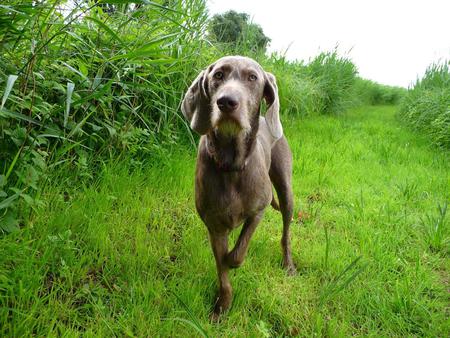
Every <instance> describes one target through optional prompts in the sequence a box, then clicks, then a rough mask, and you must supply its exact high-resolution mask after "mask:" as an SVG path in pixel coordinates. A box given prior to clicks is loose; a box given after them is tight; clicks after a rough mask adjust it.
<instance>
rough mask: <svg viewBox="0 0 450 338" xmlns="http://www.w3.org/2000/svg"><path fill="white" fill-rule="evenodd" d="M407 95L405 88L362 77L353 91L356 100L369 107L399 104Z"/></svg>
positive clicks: (357, 80)
mask: <svg viewBox="0 0 450 338" xmlns="http://www.w3.org/2000/svg"><path fill="white" fill-rule="evenodd" d="M405 94H406V89H405V88H402V87H393V86H386V85H382V84H379V83H376V82H374V81H371V80H367V79H363V78H361V77H357V78H356V81H355V85H354V89H353V98H354V100H355V101H356V102H358V103H359V104H369V105H386V104H398V103H399V102H400V101H401V99H402V98H403V97H404V96H405Z"/></svg>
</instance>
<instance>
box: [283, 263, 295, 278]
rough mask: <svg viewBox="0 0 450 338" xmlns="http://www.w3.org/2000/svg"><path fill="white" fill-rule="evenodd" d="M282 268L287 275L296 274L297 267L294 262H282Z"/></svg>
mask: <svg viewBox="0 0 450 338" xmlns="http://www.w3.org/2000/svg"><path fill="white" fill-rule="evenodd" d="M283 269H285V270H286V273H287V274H288V276H295V275H296V274H297V268H296V267H295V264H294V262H292V261H290V262H283Z"/></svg>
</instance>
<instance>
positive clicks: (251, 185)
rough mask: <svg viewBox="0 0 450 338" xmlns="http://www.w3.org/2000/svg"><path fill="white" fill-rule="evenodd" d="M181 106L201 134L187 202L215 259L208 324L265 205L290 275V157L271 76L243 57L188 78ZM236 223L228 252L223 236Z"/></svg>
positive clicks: (224, 303) (226, 295) (223, 304)
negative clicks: (278, 218)
mask: <svg viewBox="0 0 450 338" xmlns="http://www.w3.org/2000/svg"><path fill="white" fill-rule="evenodd" d="M263 99H265V101H266V103H267V106H268V107H267V112H266V114H265V117H262V116H260V106H261V102H262V100H263ZM181 108H182V112H183V114H184V116H185V117H186V118H187V120H188V121H189V122H190V126H191V128H192V129H193V130H194V131H196V132H198V133H199V134H200V135H202V136H201V139H200V144H199V149H198V157H197V169H196V176H195V203H196V207H197V211H198V213H199V215H200V217H201V219H202V220H203V222H204V223H205V225H206V227H207V228H208V232H209V238H210V242H211V246H212V250H213V253H214V257H215V259H216V265H217V271H218V277H219V293H218V298H217V300H216V303H215V307H214V312H213V319H218V317H219V315H220V314H221V313H222V312H223V311H225V310H227V309H228V308H229V307H230V304H231V299H232V288H231V284H230V281H229V279H228V270H229V269H230V268H236V267H239V266H240V265H241V264H242V262H243V260H244V258H245V255H246V253H247V248H248V243H249V240H250V238H251V236H252V234H253V232H254V231H255V229H256V226H257V225H258V223H259V221H260V220H261V218H262V216H263V213H264V209H265V208H266V207H267V206H268V205H269V204H272V206H273V207H274V208H275V209H277V210H280V211H281V213H282V215H283V235H282V239H281V245H282V248H283V266H284V267H285V268H286V269H287V270H288V272H289V273H294V272H295V266H294V263H293V261H292V257H291V249H290V239H289V225H290V222H291V219H292V213H293V196H292V188H291V176H292V154H291V151H290V149H289V145H288V143H287V140H286V138H285V137H284V136H283V128H282V126H281V122H280V117H279V108H280V105H279V99H278V88H277V85H276V80H275V77H274V76H273V75H272V74H270V73H268V72H265V71H264V70H263V69H262V67H261V66H260V65H259V64H258V63H257V62H256V61H254V60H252V59H250V58H247V57H242V56H226V57H223V58H221V59H219V60H217V61H216V62H215V63H213V64H212V65H210V66H209V67H208V68H207V69H205V70H204V71H202V72H201V73H200V74H199V75H198V76H197V78H196V79H195V80H194V82H193V83H192V85H191V86H190V88H189V89H188V91H187V93H186V95H185V97H184V100H183V102H182V107H181ZM272 184H273V186H274V187H275V190H276V192H277V195H278V199H279V206H278V204H277V202H276V201H275V198H274V196H273V192H272ZM242 223H243V227H242V230H241V233H240V235H239V238H238V240H237V242H236V244H235V246H234V248H233V249H232V250H231V251H228V234H229V232H230V231H231V230H233V229H234V228H236V227H238V226H239V225H240V224H242Z"/></svg>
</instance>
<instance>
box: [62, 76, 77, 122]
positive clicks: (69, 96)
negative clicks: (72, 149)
mask: <svg viewBox="0 0 450 338" xmlns="http://www.w3.org/2000/svg"><path fill="white" fill-rule="evenodd" d="M74 88H75V84H73V83H72V82H67V97H66V111H65V112H64V128H66V126H67V120H68V119H69V112H70V104H71V103H72V93H73V89H74Z"/></svg>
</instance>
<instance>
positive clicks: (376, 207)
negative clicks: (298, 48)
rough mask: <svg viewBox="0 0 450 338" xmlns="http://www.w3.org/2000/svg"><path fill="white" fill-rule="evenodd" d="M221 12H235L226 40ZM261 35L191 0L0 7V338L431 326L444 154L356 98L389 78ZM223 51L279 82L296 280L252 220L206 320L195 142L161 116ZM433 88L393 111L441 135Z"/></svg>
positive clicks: (25, 0)
mask: <svg viewBox="0 0 450 338" xmlns="http://www.w3.org/2000/svg"><path fill="white" fill-rule="evenodd" d="M221 23H224V24H225V25H226V26H227V27H228V28H230V29H231V31H232V30H233V29H235V28H236V26H233V23H237V25H238V28H239V27H240V28H239V29H238V32H237V33H236V30H235V31H234V32H235V33H236V34H235V36H234V39H235V40H233V37H231V38H230V37H229V36H228V35H227V37H225V35H221V34H220V27H221ZM233 27H234V28H233ZM222 29H223V30H225V28H224V27H223V26H222ZM233 34H234V33H233ZM230 35H232V33H230ZM230 39H231V40H230ZM258 41H260V45H259V44H258ZM268 41H269V40H268V38H267V37H266V36H265V35H264V33H263V32H262V30H260V27H259V26H258V25H256V24H254V23H251V22H250V21H249V17H248V15H246V14H245V13H232V14H228V15H227V14H224V15H223V16H220V15H219V16H216V17H215V19H213V20H211V19H209V18H208V13H207V10H206V5H205V1H204V0H184V1H176V0H174V1H172V0H170V1H163V0H158V1H152V2H147V1H127V0H114V1H103V0H100V1H84V0H83V1H67V0H44V1H29V0H8V1H7V2H2V3H1V4H0V98H1V102H0V257H1V258H0V335H1V336H22V335H25V336H29V335H37V336H43V335H74V336H76V335H81V334H87V335H99V336H105V335H106V336H109V335H118V336H154V335H161V336H180V337H185V336H192V335H195V334H197V333H198V334H202V335H211V336H220V335H225V336H230V337H231V336H233V337H234V336H239V335H247V336H248V335H250V336H251V335H253V336H266V337H267V336H288V335H291V336H297V335H313V334H316V335H341V336H349V335H353V334H356V335H374V336H393V335H397V336H410V335H425V336H444V335H445V332H448V327H445V324H444V321H445V306H446V302H445V283H448V266H446V265H445V260H446V258H448V254H449V251H448V238H449V233H448V221H447V219H446V213H447V207H446V201H448V199H449V195H448V186H447V184H448V173H449V167H448V161H446V157H445V156H446V155H445V154H443V153H441V152H439V151H438V150H437V149H430V148H429V147H427V144H426V141H425V140H424V139H422V138H421V137H420V136H416V135H415V134H412V133H410V132H409V131H406V130H402V129H401V125H399V121H397V120H396V119H395V118H394V112H395V110H396V107H394V106H390V107H384V106H378V107H376V108H373V107H371V108H367V107H366V105H383V104H390V105H392V104H397V103H399V102H400V100H401V99H402V97H403V96H404V95H405V90H404V89H402V88H394V87H389V86H383V85H380V84H377V83H374V82H372V81H369V80H366V79H362V78H360V77H359V76H358V71H357V68H356V66H355V65H354V64H353V63H352V61H351V60H350V59H349V58H348V57H347V56H342V55H339V54H338V53H337V51H329V52H323V53H320V54H319V55H318V56H317V57H315V58H312V59H311V60H309V61H289V60H287V59H286V58H285V57H284V56H282V55H278V54H272V55H267V54H266V53H265V47H266V45H267V43H268ZM255 46H258V48H255ZM225 54H243V55H247V56H251V57H253V58H255V59H256V60H258V61H259V62H260V63H261V64H262V65H263V67H264V68H265V69H267V70H268V71H271V72H272V73H274V74H275V75H276V77H277V79H278V86H279V94H280V101H281V107H282V114H283V117H282V118H283V123H284V126H285V130H286V134H287V136H288V138H289V142H290V144H291V147H292V149H293V152H294V154H295V155H296V156H294V157H295V163H294V191H295V195H296V206H297V210H301V211H300V212H299V213H298V217H297V219H296V220H297V225H298V226H294V227H293V228H294V229H293V233H294V234H293V237H294V240H293V241H294V243H293V247H295V249H294V250H293V251H294V257H295V261H296V263H297V264H298V265H299V271H300V273H299V275H298V276H297V277H294V278H292V279H288V278H286V276H285V275H284V273H283V271H282V270H281V269H278V265H279V264H278V263H279V262H278V261H279V258H280V255H279V253H280V251H279V245H278V244H279V234H280V226H279V225H277V224H279V222H280V220H279V215H278V214H276V213H275V212H274V211H268V213H267V215H266V218H265V221H264V222H263V224H262V225H261V227H260V229H259V230H258V231H257V234H256V235H255V239H254V241H253V242H252V244H251V245H250V253H249V259H248V263H247V264H248V267H249V268H248V269H246V268H245V266H244V268H242V269H240V270H239V271H238V272H237V273H235V274H234V275H233V276H232V279H233V283H236V291H237V292H236V294H235V303H234V304H235V305H234V308H233V309H232V311H231V312H230V316H229V319H227V320H225V322H224V323H222V324H221V325H222V326H220V325H219V326H214V325H212V324H211V323H209V322H208V314H209V311H210V305H211V302H212V299H213V293H214V291H215V288H216V285H215V282H216V281H215V271H214V263H213V260H212V257H211V253H210V248H209V245H208V243H207V237H206V231H205V229H204V227H203V226H202V224H201V221H200V220H199V218H198V217H197V216H196V213H195V209H194V206H193V203H192V177H193V166H194V159H195V147H194V146H193V145H195V143H196V137H197V136H196V135H192V134H191V132H190V130H189V127H188V125H187V124H186V122H185V121H184V119H183V117H182V115H181V113H180V109H179V107H180V101H181V98H182V96H183V94H184V91H185V90H186V88H187V87H188V85H189V84H190V83H191V81H192V79H194V78H195V76H196V75H197V74H198V72H199V71H200V70H201V69H203V68H204V67H206V66H207V65H208V64H209V63H211V62H212V61H213V60H215V59H216V58H218V57H220V56H223V55H225ZM448 79H449V78H448V67H447V65H444V66H436V67H433V68H430V70H429V71H428V72H427V74H426V76H425V77H424V79H422V80H420V81H418V82H417V84H416V86H415V87H414V88H412V89H410V90H409V91H408V93H407V94H406V95H407V97H406V100H405V101H404V103H403V104H402V108H401V112H402V114H401V116H403V117H404V119H405V120H406V121H409V122H410V123H412V124H414V125H417V127H418V129H421V130H425V132H426V133H427V134H429V135H431V136H432V137H433V139H434V141H435V143H437V144H441V145H448V142H449V137H450V136H449V134H450V133H449V130H448V123H449V111H448V98H449V92H448V88H449V87H448V86H449V81H448ZM430 107H431V108H432V109H430ZM419 127H420V128H419ZM445 128H447V130H446V129H445ZM297 155H298V156H297ZM368 168H370V171H368ZM269 223H270V224H269ZM199 239H200V240H199ZM247 264H246V266H247ZM249 290H251V292H249ZM274 290H275V292H274ZM248 294H252V297H247V296H246V295H248ZM183 325H186V326H183ZM193 330H197V331H193Z"/></svg>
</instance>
